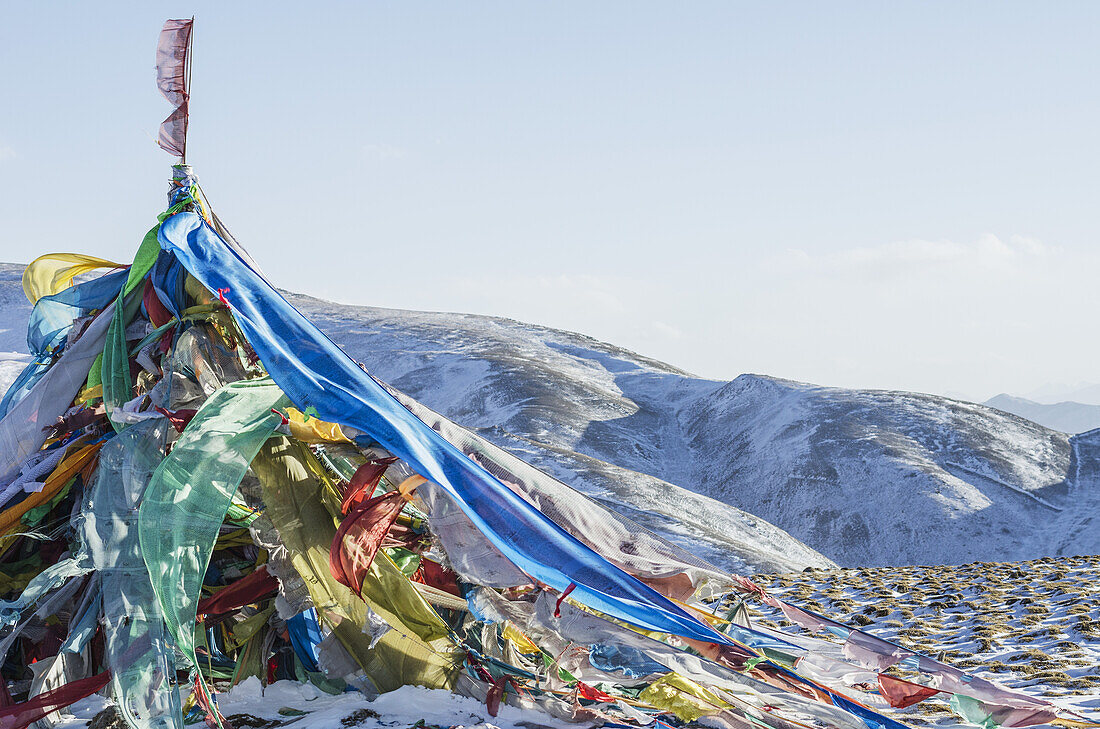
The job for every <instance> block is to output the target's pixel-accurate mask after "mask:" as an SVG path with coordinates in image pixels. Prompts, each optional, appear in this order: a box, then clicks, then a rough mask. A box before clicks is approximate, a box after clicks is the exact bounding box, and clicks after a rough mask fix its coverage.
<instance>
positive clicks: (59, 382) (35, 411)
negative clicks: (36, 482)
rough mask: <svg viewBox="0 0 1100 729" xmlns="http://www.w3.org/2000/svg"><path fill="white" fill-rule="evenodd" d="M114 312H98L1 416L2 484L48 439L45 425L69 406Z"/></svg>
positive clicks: (89, 366)
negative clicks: (45, 371)
mask: <svg viewBox="0 0 1100 729" xmlns="http://www.w3.org/2000/svg"><path fill="white" fill-rule="evenodd" d="M112 312H113V307H112V308H111V309H105V310H104V311H103V312H102V313H101V314H100V315H99V316H97V317H96V318H95V320H94V321H93V322H92V323H91V324H89V325H88V328H87V329H86V330H84V333H83V334H81V335H80V338H79V339H77V340H76V342H75V343H73V344H72V345H70V346H68V347H66V350H65V354H64V355H62V357H61V359H60V360H58V361H57V362H55V363H54V365H53V366H52V367H50V370H49V372H47V373H46V374H44V375H43V376H42V378H41V379H40V380H39V381H38V382H37V383H36V384H35V385H34V387H33V388H32V389H31V391H30V392H29V393H27V394H26V395H25V396H24V397H23V399H21V400H20V401H19V402H17V403H15V404H14V405H13V406H12V407H11V408H10V409H9V410H8V412H7V413H6V414H5V415H4V417H3V419H0V485H3V484H8V483H10V482H11V481H12V480H14V479H15V477H16V475H17V474H18V473H19V468H20V465H21V464H22V463H23V462H24V461H25V460H26V459H28V458H30V457H31V456H32V455H34V454H35V453H36V452H37V451H38V450H39V449H40V448H41V447H42V444H43V443H45V442H46V432H45V431H44V430H43V428H45V427H47V426H50V425H53V424H54V422H56V420H57V419H58V418H59V417H61V415H62V414H63V413H64V412H65V411H66V410H68V409H69V404H70V403H72V401H73V398H74V397H75V396H76V393H77V391H78V390H80V387H81V386H82V385H83V384H84V382H85V380H87V378H88V371H89V370H90V369H91V367H92V362H93V361H94V360H95V359H96V357H97V356H98V355H99V353H100V351H101V350H102V349H103V340H104V338H105V336H106V334H107V327H108V325H109V324H110V322H111V314H112Z"/></svg>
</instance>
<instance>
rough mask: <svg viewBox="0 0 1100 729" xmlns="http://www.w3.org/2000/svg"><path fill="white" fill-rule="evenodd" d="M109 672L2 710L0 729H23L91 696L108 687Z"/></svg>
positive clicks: (55, 689) (58, 688) (59, 687)
mask: <svg viewBox="0 0 1100 729" xmlns="http://www.w3.org/2000/svg"><path fill="white" fill-rule="evenodd" d="M110 680H111V674H110V673H109V672H107V671H104V672H103V673H99V674H96V675H95V676H90V677H88V678H81V679H79V680H76V681H73V682H71V683H67V684H65V685H64V686H58V687H57V688H53V689H50V690H49V691H43V692H42V693H40V694H39V695H38V696H35V697H34V698H33V699H28V700H27V701H23V702H22V703H18V704H12V705H10V706H5V707H3V708H0V729H22V727H26V726H28V725H30V724H33V723H34V722H36V721H38V720H39V719H42V718H45V717H46V715H47V714H50V713H52V712H54V711H57V710H58V709H60V708H62V707H64V706H68V705H69V704H72V703H75V702H77V701H80V700H81V699H83V698H85V697H87V696H91V695H92V694H94V693H95V692H96V691H99V690H100V689H101V688H103V687H104V686H106V685H107V682H108V681H110Z"/></svg>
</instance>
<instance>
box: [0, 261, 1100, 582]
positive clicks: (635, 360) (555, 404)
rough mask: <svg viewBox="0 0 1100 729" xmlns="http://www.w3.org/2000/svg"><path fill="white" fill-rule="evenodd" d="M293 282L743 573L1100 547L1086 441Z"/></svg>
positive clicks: (465, 413)
mask: <svg viewBox="0 0 1100 729" xmlns="http://www.w3.org/2000/svg"><path fill="white" fill-rule="evenodd" d="M20 271H21V267H20V266H6V267H2V268H0V302H2V304H3V317H2V320H0V351H17V352H22V351H25V344H23V345H22V346H21V347H20V346H19V345H18V343H17V340H16V339H15V338H14V337H15V334H16V333H17V332H19V331H20V329H21V327H22V326H23V325H24V323H25V320H26V316H27V313H28V311H29V307H28V306H27V305H26V302H25V301H22V303H17V301H16V300H17V299H18V298H19V297H21V296H22V293H21V291H19V289H18V274H19V272H20ZM286 295H287V297H288V299H289V300H290V301H291V303H293V304H294V305H295V306H297V307H298V308H299V309H301V311H302V312H303V313H304V314H305V315H306V316H307V317H309V318H310V319H311V320H313V321H314V322H315V323H316V324H317V325H318V326H320V327H321V329H323V330H324V331H325V332H326V333H327V334H328V335H329V336H330V337H332V338H333V339H334V340H335V341H336V342H337V343H338V344H340V346H342V347H343V348H344V349H345V350H346V351H347V352H348V353H349V354H350V355H351V356H352V357H354V358H355V359H357V360H358V361H360V362H362V363H363V364H364V365H365V366H366V367H367V368H368V369H369V370H370V371H371V372H372V373H373V374H374V375H376V376H377V377H379V378H380V379H382V380H384V381H386V382H388V383H390V384H392V385H393V386H395V387H397V388H399V389H401V390H403V391H404V392H406V393H408V394H409V395H411V396H412V397H414V398H416V399H418V400H420V401H421V402H423V403H424V404H425V405H427V406H429V407H431V408H433V409H435V410H437V411H439V412H441V413H443V414H445V415H447V416H448V417H450V418H451V419H453V420H455V421H457V422H458V423H460V424H462V425H464V426H465V427H468V428H471V429H473V430H475V431H477V432H478V433H479V434H481V435H482V436H484V437H486V438H488V439H489V440H491V441H493V442H494V443H496V444H497V445H500V446H502V447H504V448H507V449H508V450H511V451H512V452H514V453H516V454H517V455H519V456H521V457H523V458H525V459H526V460H528V461H529V462H531V463H533V464H534V465H536V466H538V467H539V468H542V469H543V470H545V471H547V472H549V473H551V474H553V475H554V476H556V477H557V478H559V479H561V480H563V481H565V482H567V483H569V484H571V485H572V486H574V487H575V488H578V489H579V490H581V491H583V492H585V493H587V494H589V495H591V496H593V497H595V498H597V499H599V500H600V501H602V502H604V503H606V504H608V505H610V506H612V507H614V508H616V509H617V510H619V511H621V512H623V513H625V514H627V515H628V516H630V517H631V518H633V519H635V520H636V521H638V522H639V523H641V524H643V525H644V526H646V527H648V528H649V529H652V530H654V531H657V532H658V533H661V534H662V535H664V536H666V537H668V538H670V539H673V540H674V541H676V542H677V543H679V544H681V545H684V546H686V547H688V548H689V549H692V550H693V551H694V552H696V553H697V554H699V555H700V556H702V557H704V558H706V559H709V560H711V561H713V562H715V563H717V564H720V565H722V566H725V567H727V568H729V569H732V570H736V571H739V572H747V571H768V572H780V571H791V570H799V569H801V568H802V567H805V566H817V567H822V566H828V565H829V560H833V561H835V562H836V563H837V564H840V565H888V564H894V565H900V564H940V563H954V564H960V563H965V562H973V561H1007V560H1021V559H1030V558H1035V557H1040V556H1045V555H1060V554H1088V553H1096V552H1100V529H1096V528H1093V525H1092V519H1093V518H1094V516H1095V517H1100V495H1098V494H1100V486H1098V484H1097V474H1098V473H1100V468H1098V466H1100V438H1097V437H1095V436H1091V437H1090V436H1089V435H1088V434H1086V435H1082V436H1074V437H1071V436H1068V435H1066V434H1065V433H1062V432H1058V431H1055V430H1051V429H1048V428H1045V427H1043V426H1040V425H1038V424H1036V423H1033V422H1031V421H1028V420H1026V419H1024V418H1021V417H1018V416H1015V415H1011V414H1009V413H1005V412H1002V411H1000V410H996V409H993V408H989V407H985V406H982V405H977V404H973V403H967V402H961V401H957V400H951V399H948V398H943V397H937V396H932V395H921V394H914V393H904V392H885V391H870V390H845V389H839V388H827V387H818V386H814V385H808V384H803V383H797V382H790V381H785V380H779V379H775V378H771V377H766V376H761V375H742V376H740V377H738V378H736V379H735V380H733V381H731V382H719V381H711V380H704V379H700V378H697V377H694V376H692V375H690V374H689V373H686V372H684V371H682V370H679V369H677V368H675V367H672V366H670V365H666V364H664V363H661V362H657V361H655V360H652V359H648V358H645V357H642V356H640V355H638V354H635V353H633V352H629V351H627V350H624V349H620V348H617V347H615V346H612V345H608V344H605V343H602V342H598V341H596V340H594V339H591V338H589V337H585V336H582V335H578V334H572V333H569V332H563V331H558V330H553V329H549V328H545V327H539V326H534V325H529V324H523V323H520V322H516V321H511V320H507V319H501V318H494V317H485V316H474V315H463V314H444V313H427V312H411V311H399V310H390V309H381V308H374V307H355V306H344V305H338V304H332V303H329V302H325V301H321V300H318V299H314V298H311V297H307V296H301V295H296V294H289V293H288V294H286ZM10 371H11V367H10V366H6V364H5V363H4V362H0V377H2V376H3V373H4V372H10ZM1094 441H1098V442H1094ZM773 525H774V526H773ZM806 545H808V546H806ZM815 550H816V551H815ZM821 555H824V557H822V556H821ZM826 558H828V559H826Z"/></svg>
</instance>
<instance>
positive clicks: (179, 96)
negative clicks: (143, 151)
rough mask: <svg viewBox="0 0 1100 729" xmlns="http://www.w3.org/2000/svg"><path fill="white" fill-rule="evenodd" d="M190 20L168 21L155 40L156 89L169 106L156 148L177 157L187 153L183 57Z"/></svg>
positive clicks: (187, 97)
mask: <svg viewBox="0 0 1100 729" xmlns="http://www.w3.org/2000/svg"><path fill="white" fill-rule="evenodd" d="M193 22H194V21H193V20H189V19H188V20H168V21H165V23H164V27H163V28H162V29H161V31H160V38H158V39H157V88H158V89H160V93H161V94H163V95H164V98H166V99H168V101H169V102H170V103H171V104H172V106H173V107H175V108H173V109H172V113H171V114H169V115H168V118H167V119H165V120H164V122H163V123H162V124H161V125H160V135H159V137H158V139H157V144H158V145H160V147H161V149H163V150H164V151H166V152H170V153H171V154H174V155H176V156H177V157H183V156H184V155H185V154H186V153H187V106H188V102H189V101H190V95H189V94H188V92H187V53H188V50H189V47H190V45H191V26H192V24H193Z"/></svg>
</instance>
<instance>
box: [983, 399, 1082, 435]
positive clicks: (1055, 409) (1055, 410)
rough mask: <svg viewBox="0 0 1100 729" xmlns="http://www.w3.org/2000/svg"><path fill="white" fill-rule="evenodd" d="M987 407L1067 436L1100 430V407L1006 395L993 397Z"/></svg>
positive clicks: (987, 402) (987, 401) (986, 402)
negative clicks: (1095, 429) (1043, 401)
mask: <svg viewBox="0 0 1100 729" xmlns="http://www.w3.org/2000/svg"><path fill="white" fill-rule="evenodd" d="M985 405H987V406H989V407H991V408H997V409H998V410H1003V411H1005V412H1006V413H1012V414H1013V415H1019V416H1020V417H1021V418H1027V419H1028V420H1031V421H1033V422H1036V423H1039V424H1040V425H1045V426H1046V427H1048V428H1053V429H1054V430H1060V431H1062V432H1063V433H1084V432H1085V431H1087V430H1093V429H1094V428H1100V405H1089V404H1088V403H1083V402H1069V401H1066V402H1058V403H1041V402H1035V401H1034V400H1028V399H1027V398H1023V397H1015V396H1013V395H1007V394H1005V393H1001V394H1000V395H997V396H996V397H991V398H989V399H988V400H986V401H985Z"/></svg>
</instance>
